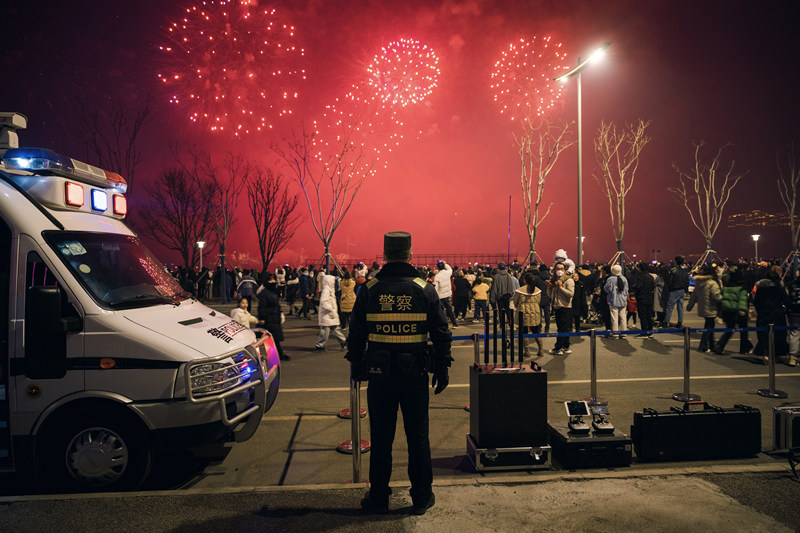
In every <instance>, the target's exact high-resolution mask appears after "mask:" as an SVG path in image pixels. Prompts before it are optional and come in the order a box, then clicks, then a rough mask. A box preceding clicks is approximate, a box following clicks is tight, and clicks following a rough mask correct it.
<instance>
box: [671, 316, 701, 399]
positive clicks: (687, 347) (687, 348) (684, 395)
mask: <svg viewBox="0 0 800 533" xmlns="http://www.w3.org/2000/svg"><path fill="white" fill-rule="evenodd" d="M689 332H690V329H689V327H684V328H683V392H676V393H675V394H673V395H672V399H673V400H676V401H679V402H697V401H700V400H701V398H700V395H699V394H691V393H690V392H689V379H690V375H689V358H690V357H691V349H692V348H691V342H690V341H691V338H690V337H689Z"/></svg>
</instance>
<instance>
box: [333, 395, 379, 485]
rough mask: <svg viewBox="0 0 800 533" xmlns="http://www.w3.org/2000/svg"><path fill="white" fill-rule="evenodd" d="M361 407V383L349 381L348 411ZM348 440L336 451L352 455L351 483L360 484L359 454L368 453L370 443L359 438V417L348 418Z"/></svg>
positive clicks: (355, 410) (356, 410) (357, 409)
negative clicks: (355, 443) (356, 444)
mask: <svg viewBox="0 0 800 533" xmlns="http://www.w3.org/2000/svg"><path fill="white" fill-rule="evenodd" d="M360 406H361V383H360V382H358V381H355V380H353V379H351V380H350V409H351V412H358V411H359V408H360ZM350 420H351V424H350V437H351V438H350V439H349V440H343V441H342V442H340V443H339V445H338V446H337V447H336V451H339V452H341V453H352V454H353V483H360V482H361V481H363V480H362V479H361V454H362V453H364V452H368V451H369V450H370V447H371V443H370V442H369V441H368V440H366V439H362V438H361V417H359V416H354V417H351V418H350ZM354 442H358V443H359V444H360V446H353V443H354Z"/></svg>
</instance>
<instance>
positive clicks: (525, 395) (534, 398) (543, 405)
mask: <svg viewBox="0 0 800 533" xmlns="http://www.w3.org/2000/svg"><path fill="white" fill-rule="evenodd" d="M469 400H470V413H469V429H470V435H472V438H473V439H474V440H475V443H476V444H477V446H478V447H480V448H511V447H525V446H541V445H546V444H547V372H545V371H543V370H541V371H538V372H537V371H533V370H531V369H530V367H527V366H523V368H522V369H518V368H517V369H507V368H502V367H492V366H481V365H473V366H472V367H471V368H470V375H469Z"/></svg>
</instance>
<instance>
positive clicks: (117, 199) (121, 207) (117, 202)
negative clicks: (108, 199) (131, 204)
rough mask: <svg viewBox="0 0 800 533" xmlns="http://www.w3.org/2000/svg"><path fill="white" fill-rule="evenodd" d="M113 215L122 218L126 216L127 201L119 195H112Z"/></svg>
mask: <svg viewBox="0 0 800 533" xmlns="http://www.w3.org/2000/svg"><path fill="white" fill-rule="evenodd" d="M114 214H115V215H123V216H124V215H126V214H128V200H127V199H126V198H125V197H124V196H122V195H121V194H115V195H114Z"/></svg>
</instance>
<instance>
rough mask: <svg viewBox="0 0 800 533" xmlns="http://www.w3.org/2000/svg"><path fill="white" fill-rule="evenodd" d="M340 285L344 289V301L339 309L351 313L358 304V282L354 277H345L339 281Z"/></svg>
mask: <svg viewBox="0 0 800 533" xmlns="http://www.w3.org/2000/svg"><path fill="white" fill-rule="evenodd" d="M339 287H340V288H341V289H342V301H341V302H340V304H339V309H340V310H341V311H342V313H350V312H352V311H353V306H354V305H355V304H356V282H355V281H354V280H353V279H352V278H349V279H343V280H342V281H340V282H339Z"/></svg>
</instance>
